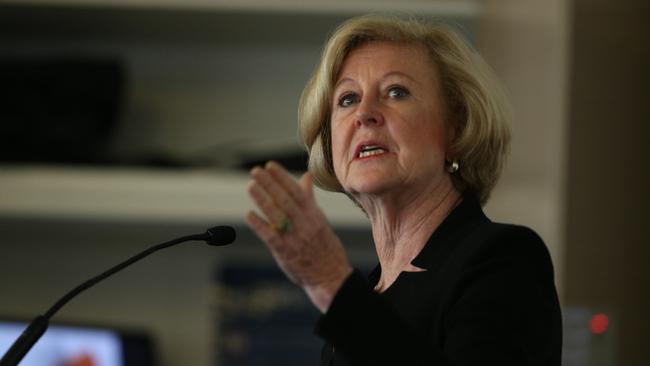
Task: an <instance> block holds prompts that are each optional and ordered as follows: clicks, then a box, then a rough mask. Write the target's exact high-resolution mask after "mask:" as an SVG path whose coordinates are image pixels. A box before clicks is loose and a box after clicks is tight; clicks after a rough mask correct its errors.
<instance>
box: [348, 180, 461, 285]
mask: <svg viewBox="0 0 650 366" xmlns="http://www.w3.org/2000/svg"><path fill="white" fill-rule="evenodd" d="M443 182H444V183H442V184H440V185H439V186H433V187H428V188H427V189H424V190H419V191H413V190H406V189H405V190H401V191H400V192H399V193H397V194H392V195H391V194H385V195H382V196H374V197H359V198H357V199H358V200H359V202H360V204H361V206H362V207H363V208H364V210H365V211H366V213H367V214H368V217H369V218H370V222H371V226H372V234H373V239H374V242H375V248H376V250H377V256H378V257H379V263H380V265H381V269H382V274H381V279H380V281H379V283H378V284H377V290H378V291H383V290H385V289H386V288H388V287H389V286H390V285H391V284H392V283H393V282H394V281H395V279H397V276H399V274H400V272H402V271H409V272H414V271H422V270H423V269H420V268H417V267H415V266H413V265H412V264H411V261H412V260H413V259H414V258H415V257H416V256H417V255H418V254H419V253H420V251H421V250H422V248H423V247H424V245H425V244H426V242H427V240H428V239H429V237H430V236H431V234H432V233H433V232H434V231H435V230H436V229H437V228H438V226H439V225H440V224H441V223H442V221H443V220H444V219H445V218H446V217H447V215H449V213H450V212H451V211H452V210H453V209H454V207H456V205H457V204H458V203H459V202H460V200H461V194H460V193H459V192H458V190H456V188H455V187H454V186H453V183H452V182H451V180H445V181H443Z"/></svg>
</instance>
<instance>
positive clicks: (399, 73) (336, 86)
mask: <svg viewBox="0 0 650 366" xmlns="http://www.w3.org/2000/svg"><path fill="white" fill-rule="evenodd" d="M392 76H398V77H404V78H407V79H409V80H411V81H412V82H414V83H418V80H417V79H415V78H414V77H412V76H411V75H409V74H407V73H405V72H402V71H396V70H395V71H389V72H387V73H385V74H384V75H382V77H381V79H382V80H383V79H387V78H389V77H392ZM348 82H352V83H354V82H355V80H354V79H352V78H347V77H346V78H343V79H341V80H339V81H337V82H336V84H334V89H333V90H337V89H338V88H339V87H340V86H341V85H342V84H345V83H348Z"/></svg>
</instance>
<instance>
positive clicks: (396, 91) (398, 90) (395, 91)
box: [388, 86, 409, 99]
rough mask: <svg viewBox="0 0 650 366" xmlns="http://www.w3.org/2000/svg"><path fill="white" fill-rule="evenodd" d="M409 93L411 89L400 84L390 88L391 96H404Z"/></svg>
mask: <svg viewBox="0 0 650 366" xmlns="http://www.w3.org/2000/svg"><path fill="white" fill-rule="evenodd" d="M408 95H409V91H408V90H406V89H404V88H402V87H399V86H394V87H392V88H390V89H388V96H389V97H391V98H397V99H399V98H404V97H406V96H408Z"/></svg>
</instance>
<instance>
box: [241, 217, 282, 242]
mask: <svg viewBox="0 0 650 366" xmlns="http://www.w3.org/2000/svg"><path fill="white" fill-rule="evenodd" d="M246 223H247V224H248V226H250V228H251V229H253V231H254V232H255V234H256V235H257V236H258V237H259V238H260V239H261V240H262V241H263V242H264V243H266V244H267V246H269V248H270V249H273V248H275V247H277V246H278V245H279V244H280V243H279V241H280V240H281V239H280V237H279V236H278V233H277V232H275V230H273V229H272V228H271V226H270V225H269V223H268V222H266V221H265V220H264V219H262V218H261V217H260V216H259V215H258V214H256V213H255V212H254V211H249V212H248V214H246Z"/></svg>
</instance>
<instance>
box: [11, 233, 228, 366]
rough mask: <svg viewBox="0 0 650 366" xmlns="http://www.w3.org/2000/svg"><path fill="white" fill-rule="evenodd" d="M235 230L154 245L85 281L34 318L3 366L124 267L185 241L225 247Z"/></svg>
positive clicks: (20, 355) (21, 354)
mask: <svg viewBox="0 0 650 366" xmlns="http://www.w3.org/2000/svg"><path fill="white" fill-rule="evenodd" d="M235 237H236V234H235V230H234V229H233V228H232V227H230V226H215V227H213V228H210V229H208V230H207V231H206V232H205V233H203V234H193V235H187V236H183V237H180V238H176V239H173V240H170V241H167V242H164V243H161V244H158V245H154V246H152V247H150V248H148V249H146V250H144V251H142V252H140V253H138V254H136V255H134V256H133V257H131V258H129V259H127V260H125V261H124V262H122V263H120V264H118V265H116V266H114V267H112V268H110V269H108V270H106V271H105V272H103V273H100V274H99V275H97V276H95V277H93V278H91V279H89V280H87V281H86V282H84V283H82V284H80V285H79V286H77V287H75V288H74V289H72V290H71V291H70V292H68V293H67V294H65V295H64V296H63V297H62V298H61V299H59V301H57V302H56V303H55V304H54V305H52V307H51V308H50V309H49V310H48V311H47V312H46V313H45V315H39V316H37V317H36V318H34V319H33V320H32V321H31V323H29V326H28V327H27V328H26V329H25V330H24V331H23V333H22V334H21V335H20V337H18V339H16V341H15V342H14V344H13V345H12V346H11V347H10V348H9V350H8V351H7V352H6V353H5V355H4V356H3V357H2V360H0V366H16V365H18V363H19V362H20V361H21V360H22V359H23V357H25V355H26V354H27V352H29V350H30V349H31V348H32V347H33V346H34V344H35V343H36V342H37V341H38V340H39V339H40V338H41V336H42V335H43V334H44V333H45V331H46V330H47V327H48V326H49V321H50V319H52V316H54V314H55V313H56V312H57V311H59V309H61V308H62V307H63V306H64V305H65V304H67V303H68V301H70V300H71V299H72V298H74V297H75V296H77V295H78V294H79V293H81V292H82V291H84V290H86V289H88V288H90V287H92V286H93V285H95V284H96V283H98V282H100V281H102V280H104V279H106V278H107V277H110V276H111V275H113V274H115V273H116V272H119V271H121V270H123V269H124V268H126V267H128V266H130V265H131V264H133V263H135V262H137V261H139V260H140V259H142V258H144V257H146V256H148V255H149V254H152V253H154V252H156V251H158V250H160V249H165V248H169V247H171V246H173V245H176V244H180V243H183V242H186V241H192V240H196V241H205V242H206V243H207V244H209V245H215V246H223V245H227V244H230V243H232V242H233V241H235Z"/></svg>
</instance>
